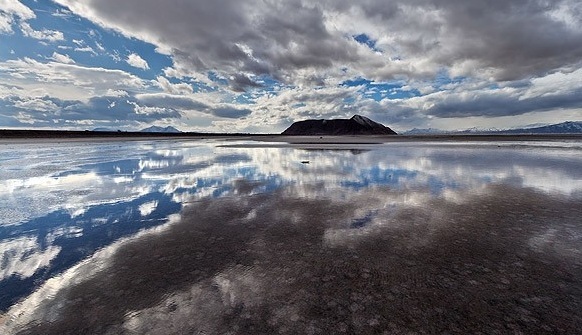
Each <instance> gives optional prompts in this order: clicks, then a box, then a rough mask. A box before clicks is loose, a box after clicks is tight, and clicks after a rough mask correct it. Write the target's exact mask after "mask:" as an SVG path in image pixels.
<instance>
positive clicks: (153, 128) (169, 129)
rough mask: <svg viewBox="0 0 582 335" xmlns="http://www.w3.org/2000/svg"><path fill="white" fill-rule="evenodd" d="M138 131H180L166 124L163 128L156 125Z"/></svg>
mask: <svg viewBox="0 0 582 335" xmlns="http://www.w3.org/2000/svg"><path fill="white" fill-rule="evenodd" d="M140 132H142V133H181V131H179V130H178V129H176V128H174V127H172V126H167V127H165V128H163V127H158V126H151V127H148V128H145V129H142V130H140Z"/></svg>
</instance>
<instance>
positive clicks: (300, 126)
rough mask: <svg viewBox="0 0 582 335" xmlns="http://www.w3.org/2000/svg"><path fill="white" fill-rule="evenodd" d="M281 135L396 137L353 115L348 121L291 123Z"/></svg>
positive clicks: (383, 127)
mask: <svg viewBox="0 0 582 335" xmlns="http://www.w3.org/2000/svg"><path fill="white" fill-rule="evenodd" d="M281 134H282V135H396V132H394V131H393V130H392V129H390V128H388V127H386V126H384V125H382V124H380V123H378V122H374V121H372V120H370V119H368V118H367V117H365V116H361V115H354V116H352V118H350V119H332V120H325V119H320V120H304V121H297V122H295V123H293V124H292V125H291V126H290V127H289V128H287V129H285V131H283V132H282V133H281Z"/></svg>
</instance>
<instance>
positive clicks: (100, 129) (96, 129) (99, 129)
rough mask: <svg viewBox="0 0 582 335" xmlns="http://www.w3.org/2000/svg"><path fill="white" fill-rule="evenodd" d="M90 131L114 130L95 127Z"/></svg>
mask: <svg viewBox="0 0 582 335" xmlns="http://www.w3.org/2000/svg"><path fill="white" fill-rule="evenodd" d="M92 131H108V132H111V131H115V130H112V129H109V128H95V129H93V130H92Z"/></svg>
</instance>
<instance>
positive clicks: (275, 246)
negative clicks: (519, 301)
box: [0, 141, 582, 333]
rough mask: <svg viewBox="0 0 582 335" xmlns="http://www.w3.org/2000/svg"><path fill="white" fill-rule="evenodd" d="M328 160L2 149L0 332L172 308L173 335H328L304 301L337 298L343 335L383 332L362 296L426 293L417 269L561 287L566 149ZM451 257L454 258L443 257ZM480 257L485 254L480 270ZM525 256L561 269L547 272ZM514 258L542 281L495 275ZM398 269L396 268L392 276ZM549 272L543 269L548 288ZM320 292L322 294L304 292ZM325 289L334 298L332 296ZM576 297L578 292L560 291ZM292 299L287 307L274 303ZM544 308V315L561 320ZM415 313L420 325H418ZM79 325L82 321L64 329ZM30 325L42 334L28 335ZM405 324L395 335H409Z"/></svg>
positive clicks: (569, 243)
mask: <svg viewBox="0 0 582 335" xmlns="http://www.w3.org/2000/svg"><path fill="white" fill-rule="evenodd" d="M333 149H334V150H311V149H310V150H306V149H302V148H297V147H292V146H286V145H280V146H267V145H265V146H260V145H258V146H257V145H249V146H247V145H246V143H235V144H234V145H233V143H222V142H213V141H136V142H106V143H95V142H93V143H90V142H72V143H62V144H55V143H51V144H34V145H28V144H2V145H1V146H0V151H2V155H1V157H2V165H1V167H0V170H1V171H0V214H1V215H0V255H2V262H1V263H0V265H1V267H0V295H1V296H0V302H1V305H0V308H1V309H2V310H3V311H5V312H6V314H5V315H4V317H2V318H1V319H0V320H1V321H0V330H2V327H5V329H4V330H8V331H9V332H11V331H15V330H23V331H24V332H25V333H26V332H29V333H35V332H36V333H38V332H39V331H40V332H42V333H59V332H67V331H69V332H71V331H74V329H77V330H78V329H84V328H83V327H89V328H86V329H85V330H90V331H91V332H97V333H101V332H105V331H112V332H116V333H123V332H126V333H145V332H146V331H152V332H154V333H155V329H158V330H159V329H166V328H160V327H170V324H169V323H168V319H167V318H166V317H163V315H167V314H168V313H169V312H168V308H169V309H171V310H172V311H171V313H170V314H172V315H173V317H175V319H172V318H170V319H169V320H173V322H172V323H171V324H177V325H179V326H176V325H175V326H174V327H178V328H176V329H175V331H176V332H178V333H179V332H183V331H192V330H204V331H208V332H210V333H223V332H227V331H233V329H234V332H235V333H236V332H242V331H243V330H247V331H251V330H252V329H251V328H248V327H251V325H252V326H253V327H255V326H256V327H263V328H260V329H262V330H263V331H265V332H268V331H282V330H285V331H283V332H289V333H293V332H296V331H305V330H306V329H307V328H309V327H310V323H309V322H308V321H309V320H319V321H318V322H319V323H320V324H319V325H318V326H317V327H319V329H326V326H325V325H327V326H329V327H332V323H333V322H335V321H333V320H329V319H328V318H318V317H316V316H317V313H318V312H316V311H315V310H314V308H315V309H317V308H322V306H319V305H315V306H311V305H309V304H307V303H306V302H307V301H311V300H313V299H316V300H315V301H324V302H326V303H329V302H330V301H335V300H334V299H335V298H334V299H332V298H331V297H332V296H333V295H334V294H335V295H338V296H339V297H341V298H338V299H339V300H337V299H336V300H337V301H336V303H335V304H336V305H335V306H331V307H329V308H331V309H332V310H333V309H334V308H336V307H337V306H340V307H341V306H343V305H342V304H343V303H344V301H343V300H342V299H347V301H351V300H350V299H351V295H353V294H356V295H361V297H360V298H358V299H359V300H360V301H359V302H357V303H356V305H354V306H352V305H351V304H350V305H348V306H343V307H341V308H340V307H337V308H339V309H340V310H337V311H335V312H338V313H339V312H342V311H343V312H342V313H344V314H345V313H349V314H350V315H351V318H352V319H351V321H350V322H347V321H346V320H343V321H341V322H342V323H343V326H341V327H344V326H345V327H347V328H346V329H348V330H354V331H365V330H370V329H371V328H370V329H368V328H366V327H372V328H374V327H376V326H378V327H380V326H382V327H383V328H382V329H387V328H386V327H388V325H389V324H390V322H392V323H393V320H388V319H386V316H385V315H383V313H380V312H379V311H378V310H376V309H378V308H380V305H379V304H380V302H384V303H387V301H388V300H389V301H392V302H391V303H392V304H393V305H394V306H396V307H398V308H402V310H404V305H399V304H398V303H394V301H393V299H390V295H382V296H381V297H372V298H370V297H368V295H370V294H371V293H370V292H371V291H369V289H370V287H374V290H378V291H377V292H384V291H385V290H386V288H387V287H388V286H390V287H389V289H390V290H392V291H393V290H395V291H394V292H392V291H390V292H392V293H390V294H391V295H392V297H393V298H394V299H396V298H397V297H398V296H399V294H400V293H403V292H408V293H409V294H410V292H409V291H408V290H409V289H410V288H411V287H415V285H416V284H417V283H418V282H423V281H426V280H428V279H427V278H426V277H421V278H420V279H419V278H417V276H421V273H422V271H429V273H430V272H431V271H432V272H433V274H434V275H435V276H437V277H438V276H441V277H442V278H441V279H442V280H444V281H445V283H444V284H443V283H442V282H440V283H438V285H439V287H440V286H442V285H445V286H446V281H447V280H448V281H450V282H451V283H449V284H450V285H449V286H451V287H453V286H455V285H460V282H461V281H463V282H464V281H465V280H468V281H470V280H473V281H479V282H480V281H483V280H484V279H483V278H485V279H486V280H485V282H486V281H487V280H489V281H490V283H489V284H488V283H485V284H483V285H485V286H487V285H491V287H490V289H491V290H493V291H495V290H497V289H499V290H500V289H501V288H499V287H497V286H495V285H501V286H504V287H505V286H511V285H510V284H505V281H509V282H514V284H515V285H517V284H523V285H533V284H536V285H538V284H539V282H542V284H543V285H546V284H544V283H546V281H547V282H548V283H549V282H550V280H554V281H555V282H557V283H561V282H564V283H565V281H564V280H566V279H564V278H565V277H563V276H562V274H564V273H568V274H576V273H579V272H580V261H579V259H580V257H579V256H581V248H580V244H581V236H582V234H581V231H582V228H581V227H580V221H579V218H580V217H581V215H582V208H581V207H580V203H581V202H580V200H581V199H582V169H580V166H582V155H581V153H582V148H581V147H580V146H578V147H577V146H572V145H569V144H568V145H566V146H556V145H555V144H551V145H544V143H536V144H535V145H531V144H527V143H517V144H511V145H503V146H498V145H497V144H495V143H490V144H487V145H483V144H479V145H475V144H471V143H467V144H457V145H450V144H444V145H439V144H435V143H430V144H429V143H391V144H386V145H378V146H365V147H364V148H362V147H359V146H357V145H351V146H346V147H339V148H338V147H336V148H333ZM338 149H344V150H338ZM4 153H6V155H4ZM461 237H462V239H461V240H458V239H457V238H461ZM459 241H460V242H459ZM463 241H464V242H463ZM476 241H477V242H476ZM459 243H460V244H459ZM513 244H515V245H516V246H515V247H513V246H512V245H513ZM478 246H479V247H482V249H479V248H478ZM455 248H461V249H463V250H465V249H466V250H465V251H466V252H467V253H466V254H463V257H468V258H463V257H461V256H455V255H452V254H449V253H450V252H451V251H452V250H455ZM485 250H489V251H491V250H493V251H494V252H500V254H499V255H497V256H495V255H492V256H487V257H489V258H486V259H485V261H483V259H481V258H479V257H481V256H483V257H485V256H484V255H482V254H483V253H485ZM495 250H497V251H495ZM506 254H514V256H507V255H506ZM391 255H392V256H391ZM422 255H424V256H422ZM427 255H433V256H430V257H429V258H430V259H431V260H432V261H434V262H435V263H434V264H432V263H431V264H432V265H431V267H430V268H426V267H425V265H426V266H428V265H427V264H424V263H423V261H422V260H423V258H422V257H425V258H424V259H426V257H427ZM434 255H440V258H439V257H436V256H434ZM475 255H481V256H479V257H477V256H475ZM504 255H505V256H504ZM540 255H541V256H540ZM421 256H422V257H421ZM534 256H536V257H537V259H541V262H542V263H543V262H553V261H555V259H559V260H560V262H559V263H558V265H556V266H554V267H551V269H550V268H548V266H546V265H547V264H546V263H543V264H546V265H544V266H542V265H540V264H538V263H535V262H537V261H535V262H534V258H533V257H534ZM386 257H388V258H386ZM506 257H509V259H506ZM514 257H517V258H514ZM518 258H519V259H522V260H521V262H522V263H525V264H526V265H528V266H531V267H529V268H528V267H527V266H526V267H525V268H524V270H523V273H521V272H519V271H517V273H518V274H523V275H524V276H525V274H527V273H530V274H531V272H532V271H533V272H536V273H541V272H543V273H544V276H545V277H543V278H544V279H543V280H542V281H538V282H533V284H532V282H529V281H528V280H526V279H525V277H523V278H522V277H519V276H518V277H516V278H509V279H508V278H506V277H507V276H505V275H502V273H504V271H510V268H511V267H512V266H513V265H515V263H516V262H518V263H519V262H520V260H519V259H518ZM358 259H360V261H358ZM447 259H448V261H449V262H450V264H453V265H455V264H456V266H458V267H460V268H463V267H464V269H457V270H454V269H447V270H446V271H449V270H450V271H461V272H462V271H469V272H467V273H465V275H464V277H462V278H461V277H458V276H457V275H453V274H450V273H448V272H446V271H445V263H446V260H447ZM326 262H327V263H326ZM362 262H363V263H362ZM480 262H481V263H480ZM482 262H485V263H487V264H488V265H487V266H485V265H483V264H482ZM528 262H529V263H528ZM429 263H430V262H429ZM437 263H438V264H437ZM534 263H535V264H534ZM403 264H404V265H407V264H408V265H407V266H408V270H406V271H404V272H401V273H394V272H393V270H391V269H394V268H401V267H402V265H403ZM435 264H437V265H438V266H437V265H435ZM467 264H469V265H467ZM512 264H513V265H512ZM532 264H533V265H532ZM328 265H329V266H332V268H329V267H328ZM561 265H564V266H563V267H560V266H561ZM335 267H337V268H335ZM482 267H486V268H488V269H490V272H492V274H491V275H490V277H488V276H489V275H483V273H481V275H483V276H484V277H482V276H476V275H474V273H475V271H477V270H478V269H477V268H479V269H480V268H482ZM342 268H344V269H346V271H347V272H345V273H344V272H342V271H343V270H341V269H342ZM365 269H367V271H365ZM476 269H477V270H476ZM532 269H534V270H532ZM550 270H551V271H554V272H556V271H557V272H556V274H555V275H551V276H550V275H549V274H548V275H546V273H551V271H550ZM443 271H444V272H443ZM471 271H472V272H471ZM479 271H480V270H479ZM479 271H477V272H479ZM483 271H484V270H483ZM483 271H481V272H483ZM528 271H529V272H528ZM314 272H315V273H314ZM485 272H486V271H485ZM309 273H310V275H308V276H307V277H305V276H306V274H309ZM352 275H353V276H354V277H353V278H352V277H350V276H352ZM402 276H404V277H402ZM406 276H412V277H410V278H409V277H406ZM422 276H424V275H422ZM369 277H373V278H372V279H370V280H367V279H369ZM325 278H327V280H326V279H325ZM358 278H360V279H358ZM361 278H363V279H366V280H363V279H361ZM499 278H502V279H503V278H505V279H503V280H502V279H499ZM534 278H535V276H534ZM578 278H580V277H578ZM362 280H363V281H362ZM410 280H412V281H410ZM500 280H501V282H500V284H499V283H498V284H495V285H493V284H491V283H493V282H495V283H497V282H499V281H500ZM532 280H533V279H532ZM320 281H321V282H322V283H323V284H321V285H323V286H321V287H323V289H322V290H323V291H318V292H315V291H313V292H312V291H310V289H309V288H307V287H305V285H304V283H305V282H314V283H315V282H317V283H320ZM397 282H398V283H402V282H405V283H408V284H407V285H408V287H406V286H405V287H401V286H399V285H400V284H398V285H396V284H395V283H397ZM347 283H351V284H350V285H351V286H352V289H353V290H352V291H350V290H351V289H349V286H350V285H348V286H346V285H347ZM362 283H368V284H366V285H369V286H370V287H368V288H363V287H360V286H362V285H364V284H362ZM328 284H329V285H331V286H329V290H328V289H327V288H326V287H327V286H326V285H328ZM332 284H337V285H339V286H337V285H336V286H335V287H336V288H337V287H339V288H338V290H337V291H336V292H335V293H334V292H333V290H332V288H333V287H334V285H332ZM425 284H426V283H425ZM433 284H434V285H437V283H433ZM433 284H431V285H433ZM318 285H319V284H318ZM387 285H388V286H387ZM512 285H513V284H512ZM344 286H345V287H344ZM364 286H365V285H364ZM447 287H448V286H447ZM451 287H449V288H451ZM544 287H545V286H544ZM580 288H581V286H580V280H579V279H577V280H575V281H574V286H573V288H566V289H564V292H566V291H567V292H569V293H568V294H570V293H572V292H573V291H572V289H573V290H574V291H575V290H579V289H580ZM425 289H426V290H425ZM441 289H442V287H441ZM505 289H506V288H505ZM423 290H425V291H426V292H425V291H423ZM544 290H545V288H544ZM103 291H108V292H110V293H103ZM421 291H422V292H425V293H422V294H427V295H429V294H437V293H434V292H433V293H430V292H429V290H428V288H423V289H422V290H421ZM446 291H447V290H446V289H445V290H444V291H442V292H441V291H439V292H440V293H438V294H441V293H443V292H446ZM413 292H416V293H418V291H413ZM564 292H563V294H565V295H566V293H564ZM576 292H577V291H576ZM464 293H465V294H467V295H468V296H471V295H472V294H476V293H475V292H474V291H472V290H470V289H468V291H465V292H464ZM526 293H527V292H526ZM526 293H524V292H522V291H520V293H519V294H521V295H524V294H525V295H527V294H526ZM289 294H295V295H296V299H299V300H296V301H291V302H285V301H286V300H285V299H288V298H289ZM438 294H437V295H438ZM443 294H444V293H443ZM516 294H517V293H516ZM528 294H529V293H528ZM560 294H562V293H560ZM343 295H346V296H343ZM423 297H424V296H423ZM465 298H466V297H464V298H463V297H460V296H459V297H458V300H455V301H454V302H451V304H452V305H455V304H461V302H462V301H464V300H463V299H465ZM542 298H543V297H542ZM562 298H563V297H562ZM301 299H303V300H301ZM358 299H356V300H358ZM369 299H371V300H369ZM386 299H388V300H386ZM540 299H541V298H540ZM568 299H569V298H568ZM568 299H566V300H567V302H568V303H572V304H577V303H580V302H579V301H577V300H576V301H571V299H570V300H568ZM372 300H374V301H377V302H372ZM431 301H432V300H431ZM412 304H414V302H412ZM502 305H503V304H502ZM241 306H242V307H241ZM459 306H460V305H459ZM459 306H457V307H459ZM503 306H505V305H503ZM396 307H394V308H396ZM481 307H482V309H483V311H485V310H488V309H487V308H486V306H481ZM554 307H555V309H556V317H560V316H559V315H558V314H559V313H561V312H564V311H565V309H564V308H565V307H564V306H562V305H557V306H554ZM342 308H345V310H344V309H342ZM417 308H419V309H420V311H419V312H418V315H417V317H419V318H420V317H427V315H424V314H423V313H425V312H426V311H423V309H422V308H421V306H417ZM435 308H441V309H444V308H446V306H444V305H443V306H440V305H439V306H437V307H435ZM503 308H506V310H507V312H509V311H513V309H514V308H515V306H513V305H507V306H505V307H503ZM265 309H267V310H270V311H271V312H269V313H267V314H268V315H267V314H264V313H266V312H264V310H265ZM367 309H371V310H372V311H374V313H376V314H374V315H372V314H371V312H370V311H367V312H365V310H367ZM77 310H84V312H82V313H77V314H78V315H77V316H75V317H72V316H71V315H72V314H75V313H73V312H72V311H77ZM96 311H101V312H99V314H98V315H99V317H98V318H97V319H96V316H95V315H92V314H91V313H96ZM368 312H370V313H368ZM233 313H234V314H233ZM245 313H247V314H245ZM313 313H315V314H313ZM322 313H323V312H322ZM399 313H400V314H402V313H403V312H402V311H400V312H399ZM426 313H428V312H426ZM431 313H433V314H434V313H436V312H434V311H433V312H431ZM323 314H324V315H327V314H325V313H323ZM413 314H414V313H413ZM433 314H431V315H429V317H435V315H433ZM437 314H438V313H437ZM578 314H579V313H578ZM578 314H576V313H574V316H575V317H578V318H577V319H576V321H575V322H574V323H572V322H570V325H572V324H576V322H579V321H580V318H579V316H580V315H578ZM193 315H198V318H194V317H193ZM210 315H214V316H213V317H212V318H209V316H210ZM245 315H246V316H245ZM340 315H342V314H341V313H340ZM411 315H412V314H411ZM247 316H248V318H247ZM359 317H362V318H366V320H364V319H362V320H359V319H358V320H359V321H358V320H356V319H357V318H359ZM408 317H411V316H410V315H409V316H408ZM55 318H56V319H55ZM213 318H215V319H216V320H214V319H213ZM224 318H226V319H224ZM229 318H230V319H229ZM265 318H267V319H265ZM354 318H356V319H354ZM89 319H91V320H97V321H94V322H93V323H91V322H88V320H89ZM227 319H228V320H230V321H228V322H227V321H225V320H227ZM538 319H539V317H538ZM39 320H40V323H39V324H38V325H37V326H38V327H40V328H34V327H33V328H30V327H31V325H28V323H29V322H32V321H39ZM49 320H50V324H49V323H47V324H44V323H43V322H44V321H49ZM188 320H190V321H188ZM244 320H247V321H248V322H247V321H244ZM293 320H294V321H293ZM298 320H302V321H301V322H298ZM374 320H375V321H374ZM175 321H179V322H177V323H176V322H175ZM231 321H232V322H231ZM336 321H337V320H336ZM570 321H572V320H570ZM245 322H246V323H245ZM339 322H340V321H338V324H339ZM411 324H412V325H415V324H416V323H415V322H413V323H411ZM416 325H417V326H418V328H414V327H412V328H410V329H408V330H413V331H414V330H416V331H418V330H421V329H423V328H422V327H423V325H421V324H416ZM235 326H236V327H235ZM312 326H313V325H312ZM336 326H337V325H336ZM392 326H395V327H396V328H398V329H400V330H403V329H404V328H401V326H402V325H400V324H393V325H392ZM75 327H81V328H75ZM107 327H110V328H107ZM180 327H182V328H180ZM232 327H235V328H232ZM237 327H238V328H237ZM265 327H266V328H265ZM314 327H316V326H314ZM317 327H316V328H317ZM334 327H335V326H334ZM552 327H554V328H552V329H554V330H557V331H560V328H559V327H558V326H557V325H555V324H552ZM332 328H333V327H332ZM332 328H330V329H332ZM374 329H376V328H374ZM521 329H522V330H528V329H529V330H532V329H531V328H527V327H525V328H521ZM564 329H567V328H564ZM255 330H256V329H255ZM484 330H486V329H484Z"/></svg>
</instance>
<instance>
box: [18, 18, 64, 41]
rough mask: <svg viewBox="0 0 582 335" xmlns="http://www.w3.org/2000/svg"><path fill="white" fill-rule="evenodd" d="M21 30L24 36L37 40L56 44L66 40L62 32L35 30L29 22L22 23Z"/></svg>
mask: <svg viewBox="0 0 582 335" xmlns="http://www.w3.org/2000/svg"><path fill="white" fill-rule="evenodd" d="M20 29H21V30H22V33H23V34H24V36H28V37H31V38H34V39H37V40H45V41H49V42H56V41H63V40H64V39H65V36H64V35H63V33H62V32H60V31H56V30H49V29H42V30H34V29H32V27H31V26H30V24H28V23H27V22H21V23H20Z"/></svg>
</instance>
